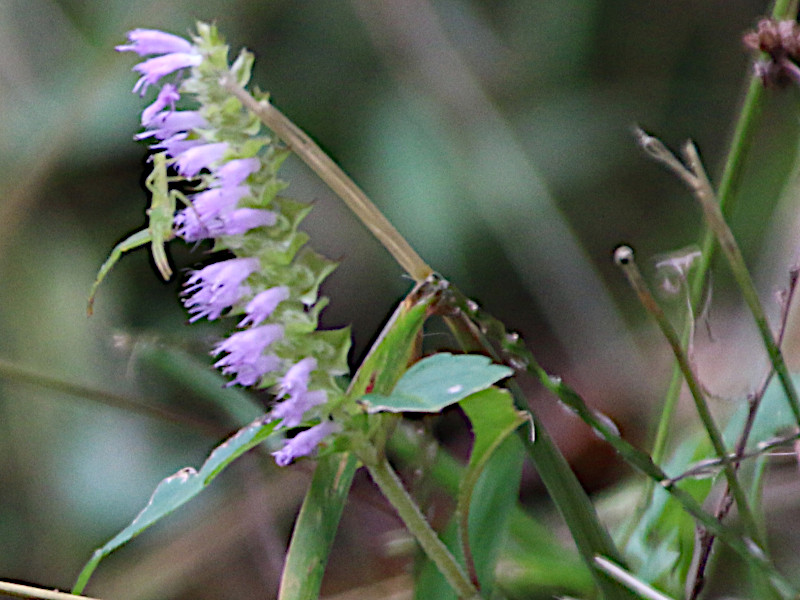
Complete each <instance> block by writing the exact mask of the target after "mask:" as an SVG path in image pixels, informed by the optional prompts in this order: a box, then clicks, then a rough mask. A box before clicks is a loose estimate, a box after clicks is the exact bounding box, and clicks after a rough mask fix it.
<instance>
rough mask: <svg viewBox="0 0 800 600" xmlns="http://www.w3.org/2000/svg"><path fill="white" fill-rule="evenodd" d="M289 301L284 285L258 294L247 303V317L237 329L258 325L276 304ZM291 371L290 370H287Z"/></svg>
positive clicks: (245, 310) (286, 288)
mask: <svg viewBox="0 0 800 600" xmlns="http://www.w3.org/2000/svg"><path fill="white" fill-rule="evenodd" d="M288 299H289V288H288V287H286V286H285V285H279V286H277V287H273V288H269V289H268V290H264V291H263V292H259V293H258V294H256V296H255V297H254V298H253V299H252V300H250V302H248V303H247V306H246V307H245V309H244V312H245V313H246V314H247V316H246V317H245V318H244V319H242V320H241V321H239V327H246V326H248V325H254V326H255V325H260V324H261V323H262V322H263V321H264V320H265V319H266V318H267V317H269V316H270V315H271V314H272V313H273V311H274V310H275V309H276V308H277V307H278V304H280V303H281V302H283V301H284V300H288ZM289 370H290V371H291V369H289Z"/></svg>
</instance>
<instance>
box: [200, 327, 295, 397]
mask: <svg viewBox="0 0 800 600" xmlns="http://www.w3.org/2000/svg"><path fill="white" fill-rule="evenodd" d="M282 337H283V327H282V326H281V325H274V324H270V325H262V326H261V327H253V328H251V329H245V330H244V331H237V332H236V333H233V334H231V336H230V337H228V338H227V339H226V340H223V341H222V342H220V343H219V344H217V345H216V346H215V347H214V350H213V351H212V352H211V353H212V354H214V355H216V354H221V353H222V352H227V353H228V355H227V356H225V357H223V358H221V359H220V360H218V361H217V362H216V363H214V366H215V367H216V368H222V372H223V373H224V374H225V375H232V374H235V375H236V378H235V379H234V380H233V381H231V382H230V383H229V384H228V385H234V384H236V383H238V384H239V385H243V386H250V385H254V384H255V383H257V382H258V380H259V379H260V378H261V376H263V375H264V374H265V373H269V372H270V371H274V370H276V369H277V368H278V367H279V366H280V359H279V358H278V357H277V356H272V355H265V354H264V350H265V349H266V348H267V346H269V345H270V344H272V343H274V342H276V341H278V340H279V339H281V338H282Z"/></svg>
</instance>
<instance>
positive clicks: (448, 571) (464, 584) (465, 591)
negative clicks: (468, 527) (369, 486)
mask: <svg viewBox="0 0 800 600" xmlns="http://www.w3.org/2000/svg"><path fill="white" fill-rule="evenodd" d="M359 454H360V455H361V456H360V458H361V460H362V462H363V463H364V466H365V467H366V468H367V470H368V471H369V474H370V476H372V480H373V481H374V482H375V484H376V485H377V486H378V487H379V488H380V490H381V492H382V493H383V495H384V496H385V497H386V499H387V500H388V501H389V503H390V504H391V505H392V506H393V507H394V509H395V510H396V511H397V514H398V515H399V516H400V518H401V519H402V521H403V523H404V524H405V526H406V528H407V529H408V530H409V531H410V532H411V534H412V535H413V536H414V538H415V539H416V540H417V542H418V543H419V545H420V546H421V547H422V549H423V550H424V551H425V554H426V555H427V556H428V558H430V559H431V560H432V561H433V562H434V563H435V564H436V566H437V567H438V569H439V571H441V573H442V575H444V577H445V579H447V582H448V583H449V584H450V585H451V586H452V588H453V589H454V590H455V591H456V593H457V594H458V597H459V598H464V599H471V600H479V599H480V597H481V596H480V593H479V592H478V590H477V589H475V586H474V585H472V582H471V581H470V580H469V577H468V576H467V574H466V573H465V572H464V569H463V568H462V567H461V565H460V564H459V563H458V561H456V559H455V557H454V556H453V555H452V554H451V552H450V550H448V549H447V546H445V545H444V543H443V542H442V540H440V539H439V536H438V535H436V532H435V531H434V530H433V529H432V528H431V526H430V525H429V524H428V521H427V520H426V519H425V517H424V516H423V515H422V512H421V511H420V510H419V507H418V506H417V504H416V503H415V502H414V501H413V500H412V499H411V497H410V496H409V495H408V492H406V490H405V488H404V487H403V484H402V483H401V482H400V479H399V478H398V477H397V474H396V473H395V472H394V470H393V469H392V467H391V466H390V465H389V462H388V461H387V460H386V458H385V457H383V456H381V457H375V456H369V455H368V454H369V453H365V452H361V453H359Z"/></svg>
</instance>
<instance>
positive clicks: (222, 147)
mask: <svg viewBox="0 0 800 600" xmlns="http://www.w3.org/2000/svg"><path fill="white" fill-rule="evenodd" d="M227 149H228V142H216V143H213V144H203V145H201V146H194V147H192V148H189V149H188V150H186V151H185V152H183V153H181V154H180V156H178V160H177V161H176V163H175V169H176V170H177V171H178V173H180V174H181V175H183V176H184V177H194V176H195V175H197V174H198V173H199V172H200V171H201V170H202V169H206V168H208V167H209V166H211V165H212V164H213V163H215V162H217V161H218V160H220V159H221V158H222V156H223V155H224V154H225V151H226V150H227Z"/></svg>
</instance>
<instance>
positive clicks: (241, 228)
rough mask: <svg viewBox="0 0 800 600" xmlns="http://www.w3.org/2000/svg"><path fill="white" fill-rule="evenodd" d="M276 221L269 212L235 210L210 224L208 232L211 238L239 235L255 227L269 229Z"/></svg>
mask: <svg viewBox="0 0 800 600" xmlns="http://www.w3.org/2000/svg"><path fill="white" fill-rule="evenodd" d="M277 220H278V215H276V214H275V213H274V212H272V211H271V210H263V209H260V208H237V209H236V210H233V211H231V212H229V213H227V214H224V215H222V216H221V217H220V218H219V219H218V220H217V221H215V222H214V223H212V224H211V226H210V227H209V232H210V233H211V237H220V236H223V235H241V234H243V233H245V232H247V231H250V230H251V229H255V228H256V227H271V226H272V225H275V223H276V222H277Z"/></svg>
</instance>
